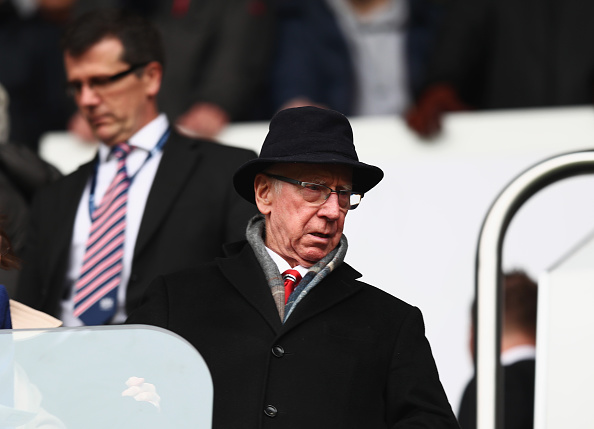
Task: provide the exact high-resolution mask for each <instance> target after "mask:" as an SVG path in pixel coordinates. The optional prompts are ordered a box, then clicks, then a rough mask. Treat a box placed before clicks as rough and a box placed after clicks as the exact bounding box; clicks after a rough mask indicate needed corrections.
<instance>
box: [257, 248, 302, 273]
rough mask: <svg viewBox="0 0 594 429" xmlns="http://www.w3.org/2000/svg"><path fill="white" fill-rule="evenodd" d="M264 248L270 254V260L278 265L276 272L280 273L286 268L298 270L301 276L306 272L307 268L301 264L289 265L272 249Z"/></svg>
mask: <svg viewBox="0 0 594 429" xmlns="http://www.w3.org/2000/svg"><path fill="white" fill-rule="evenodd" d="M266 250H267V251H268V254H269V255H270V257H271V258H272V260H273V261H274V263H275V264H276V266H277V267H278V272H279V273H281V274H282V273H284V272H285V271H287V270H291V269H293V270H297V271H299V274H301V277H304V276H305V274H306V273H307V271H308V270H309V269H308V268H305V267H302V266H301V265H297V266H296V267H291V266H290V265H289V263H288V262H287V261H285V260H284V259H283V258H282V257H281V256H280V255H279V254H278V253H276V252H275V251H274V250H271V249H269V248H268V247H267V248H266Z"/></svg>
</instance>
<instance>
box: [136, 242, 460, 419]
mask: <svg viewBox="0 0 594 429" xmlns="http://www.w3.org/2000/svg"><path fill="white" fill-rule="evenodd" d="M228 253H229V254H230V255H231V256H230V257H228V258H221V259H217V260H216V261H214V262H212V263H210V264H207V265H203V266H201V267H198V268H195V269H192V270H187V271H182V272H179V273H174V274H171V275H168V276H164V277H159V278H158V279H157V280H156V281H155V282H154V283H153V284H152V285H151V287H150V289H149V291H148V293H147V295H146V296H145V298H144V300H143V303H142V305H141V306H140V307H139V308H138V309H137V310H136V311H135V312H134V313H133V314H131V315H130V317H129V319H128V321H127V323H141V324H151V325H156V326H160V327H163V328H166V329H169V330H171V331H173V332H176V333H177V334H179V335H181V336H182V337H184V338H186V339H187V340H188V341H189V342H190V343H191V344H193V345H194V346H195V347H196V348H197V349H198V351H199V352H200V353H201V354H202V356H203V357H204V359H205V361H206V364H207V365H208V367H209V369H210V371H211V374H212V378H213V383H214V417H213V428H219V429H222V428H266V427H275V428H282V429H284V428H296V429H297V428H299V429H303V428H308V429H316V428H320V429H322V428H323V429H328V428H341V429H348V428H365V429H372V428H396V427H398V428H404V427H426V428H433V429H435V428H457V427H458V424H457V422H456V419H455V417H454V415H453V413H452V410H451V408H450V405H449V403H448V401H447V398H446V396H445V393H444V391H443V388H442V386H441V383H440V381H439V377H438V373H437V370H436V367H435V363H434V360H433V357H432V354H431V350H430V347H429V344H428V342H427V340H426V338H425V335H424V325H423V319H422V316H421V313H420V311H419V310H418V309H417V308H415V307H412V306H410V305H408V304H406V303H404V302H402V301H400V300H399V299H397V298H394V297H393V296H391V295H389V294H387V293H385V292H383V291H381V290H379V289H377V288H375V287H373V286H370V285H367V284H365V283H363V282H359V281H357V280H356V279H357V278H358V277H360V274H359V273H358V272H357V271H355V270H354V269H353V268H351V267H350V266H348V265H347V264H346V263H343V264H341V265H340V266H339V267H338V268H336V269H335V270H334V271H333V272H332V273H331V274H330V275H328V276H327V277H326V278H325V279H324V280H323V281H322V282H321V283H320V284H319V285H317V286H316V287H315V288H314V289H312V290H311V291H310V293H309V294H308V295H307V296H306V297H305V298H304V299H303V300H302V301H301V302H300V303H299V305H298V306H297V307H296V308H295V310H294V312H293V314H292V315H291V316H290V318H289V319H288V320H287V322H286V323H285V324H284V325H283V324H282V323H281V320H280V318H279V315H278V312H277V310H276V307H275V304H274V302H273V299H272V294H271V292H270V288H269V286H268V284H267V283H266V280H265V277H264V274H263V271H262V269H261V268H260V265H259V263H258V261H257V259H256V257H255V255H254V253H253V251H252V249H251V247H250V246H249V245H248V244H246V243H245V242H242V243H236V244H234V245H233V246H229V247H228ZM267 406H273V407H275V409H276V410H277V412H276V413H274V412H273V413H272V414H276V415H275V416H274V417H270V416H268V415H266V414H265V413H264V409H265V408H266V407H267ZM271 411H272V410H271Z"/></svg>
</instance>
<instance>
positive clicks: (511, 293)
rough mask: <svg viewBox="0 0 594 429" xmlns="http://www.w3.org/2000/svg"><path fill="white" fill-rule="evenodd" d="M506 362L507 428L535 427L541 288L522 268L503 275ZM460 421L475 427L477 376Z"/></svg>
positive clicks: (503, 357) (468, 390) (468, 388)
mask: <svg viewBox="0 0 594 429" xmlns="http://www.w3.org/2000/svg"><path fill="white" fill-rule="evenodd" d="M503 293H504V299H503V329H502V336H501V364H502V365H503V394H504V426H503V427H504V428H505V429H532V428H533V427H534V369H535V355H536V313H537V295H538V288H537V285H536V283H535V282H534V281H533V280H532V279H530V277H528V276H527V275H526V274H525V273H524V272H522V271H513V272H511V273H509V274H506V275H504V277H503ZM475 326H476V302H474V303H473V306H472V326H471V335H470V338H471V339H470V349H471V353H472V354H473V356H474V350H475V344H474V341H475ZM458 421H459V423H460V426H461V428H462V429H475V428H476V377H473V378H472V380H471V381H470V382H469V383H468V385H467V386H466V389H465V390H464V394H463V396H462V401H461V403H460V411H459V413H458Z"/></svg>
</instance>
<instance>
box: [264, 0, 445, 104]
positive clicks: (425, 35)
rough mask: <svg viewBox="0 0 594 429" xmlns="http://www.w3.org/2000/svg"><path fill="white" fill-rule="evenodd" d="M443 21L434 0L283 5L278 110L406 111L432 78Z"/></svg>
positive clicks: (284, 1)
mask: <svg viewBox="0 0 594 429" xmlns="http://www.w3.org/2000/svg"><path fill="white" fill-rule="evenodd" d="M440 18H441V5H440V4H439V1H434V0H280V1H279V35H278V41H277V46H276V50H275V57H274V60H273V77H272V84H271V86H272V89H271V93H272V95H271V96H272V98H273V105H274V108H275V109H276V110H278V109H281V108H287V107H299V106H304V105H317V106H321V107H328V108H331V109H334V110H338V111H340V112H342V113H344V114H346V115H381V114H400V113H402V112H403V111H404V110H405V109H406V108H407V107H408V105H409V101H410V100H411V98H412V97H413V95H414V94H415V93H416V92H417V91H418V90H419V89H420V85H421V83H422V82H424V80H425V77H426V76H425V72H426V66H427V59H428V56H429V53H430V52H431V50H432V47H433V41H434V34H435V32H436V29H437V26H438V25H439V22H440Z"/></svg>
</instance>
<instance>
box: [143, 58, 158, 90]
mask: <svg viewBox="0 0 594 429" xmlns="http://www.w3.org/2000/svg"><path fill="white" fill-rule="evenodd" d="M143 78H144V79H145V81H146V92H147V94H148V95H149V96H151V97H156V96H157V94H158V93H159V90H160V89H161V80H162V79H163V66H162V65H161V64H160V63H158V62H157V61H152V62H150V63H148V64H147V65H146V66H145V67H144V74H143Z"/></svg>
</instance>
